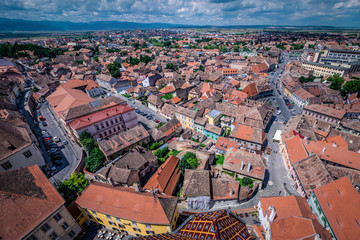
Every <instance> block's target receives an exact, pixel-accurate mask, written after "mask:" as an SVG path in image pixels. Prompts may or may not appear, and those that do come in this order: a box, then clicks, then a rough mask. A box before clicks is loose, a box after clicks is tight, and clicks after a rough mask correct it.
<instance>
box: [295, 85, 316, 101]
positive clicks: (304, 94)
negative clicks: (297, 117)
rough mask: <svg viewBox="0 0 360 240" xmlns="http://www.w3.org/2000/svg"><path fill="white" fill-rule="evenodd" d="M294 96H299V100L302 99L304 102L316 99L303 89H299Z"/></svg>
mask: <svg viewBox="0 0 360 240" xmlns="http://www.w3.org/2000/svg"><path fill="white" fill-rule="evenodd" d="M294 94H295V95H296V96H298V97H299V98H301V100H303V101H304V102H305V101H306V100H307V99H309V98H312V97H314V96H313V95H312V94H311V93H309V92H308V91H306V90H304V89H303V88H299V89H298V90H296V91H295V92H294Z"/></svg>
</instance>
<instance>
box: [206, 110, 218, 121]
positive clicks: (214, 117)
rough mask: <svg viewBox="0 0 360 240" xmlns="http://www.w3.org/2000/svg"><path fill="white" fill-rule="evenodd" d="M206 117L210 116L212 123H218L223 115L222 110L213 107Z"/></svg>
mask: <svg viewBox="0 0 360 240" xmlns="http://www.w3.org/2000/svg"><path fill="white" fill-rule="evenodd" d="M206 117H207V118H208V120H209V123H210V124H212V125H217V124H218V123H219V120H220V117H221V112H219V111H218V110H216V109H213V110H211V111H210V112H209V113H208V114H206Z"/></svg>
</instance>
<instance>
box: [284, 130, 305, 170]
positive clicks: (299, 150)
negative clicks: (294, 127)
mask: <svg viewBox="0 0 360 240" xmlns="http://www.w3.org/2000/svg"><path fill="white" fill-rule="evenodd" d="M285 146H286V149H287V152H288V154H289V158H290V162H291V163H292V164H294V163H296V162H298V161H300V160H302V159H304V158H306V157H308V153H307V151H306V149H305V147H304V146H303V144H302V142H301V139H300V136H299V135H296V136H294V137H292V138H290V139H289V140H287V141H286V142H285Z"/></svg>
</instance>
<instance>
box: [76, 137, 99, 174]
mask: <svg viewBox="0 0 360 240" xmlns="http://www.w3.org/2000/svg"><path fill="white" fill-rule="evenodd" d="M79 139H80V142H81V144H82V145H83V146H84V148H85V149H86V150H87V152H88V153H89V155H88V156H87V157H85V159H84V163H85V166H86V169H87V170H88V171H90V172H92V173H94V172H96V171H97V170H99V169H100V168H101V167H102V166H103V163H104V161H105V155H104V153H103V152H102V151H101V150H100V148H99V146H98V144H97V142H95V140H94V139H93V138H92V136H91V134H90V133H88V132H86V131H84V132H82V133H81V134H80V136H79Z"/></svg>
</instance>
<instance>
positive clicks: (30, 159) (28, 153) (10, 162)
mask: <svg viewBox="0 0 360 240" xmlns="http://www.w3.org/2000/svg"><path fill="white" fill-rule="evenodd" d="M0 135H1V140H0V172H4V171H7V170H14V169H18V168H22V167H27V166H32V165H34V164H37V165H38V166H40V167H42V166H44V165H45V161H44V158H43V157H42V154H41V152H40V149H39V148H38V147H37V146H36V144H35V142H34V141H33V140H32V139H31V137H30V135H29V133H28V131H27V129H26V128H25V127H18V126H15V125H12V124H9V123H7V122H5V121H3V120H0Z"/></svg>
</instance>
